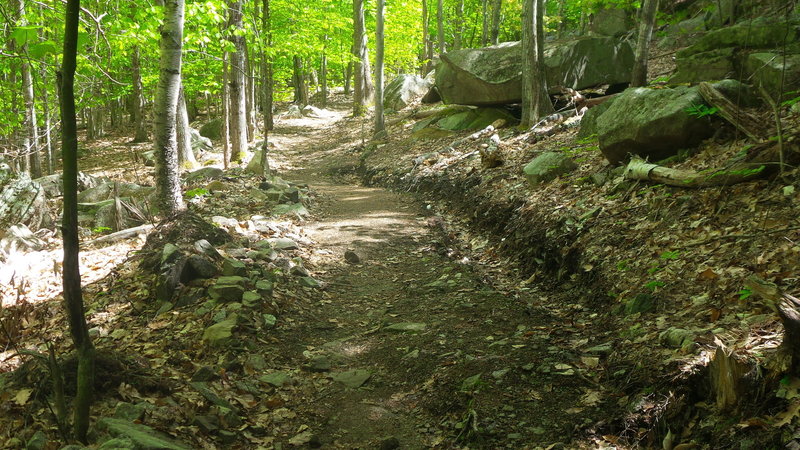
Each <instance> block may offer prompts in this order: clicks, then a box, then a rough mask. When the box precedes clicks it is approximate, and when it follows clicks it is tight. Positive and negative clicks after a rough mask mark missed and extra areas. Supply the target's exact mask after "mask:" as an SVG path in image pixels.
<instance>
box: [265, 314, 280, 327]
mask: <svg viewBox="0 0 800 450" xmlns="http://www.w3.org/2000/svg"><path fill="white" fill-rule="evenodd" d="M263 317H264V328H273V327H274V326H275V323H276V322H277V321H278V318H277V317H275V316H273V315H272V314H264V315H263Z"/></svg>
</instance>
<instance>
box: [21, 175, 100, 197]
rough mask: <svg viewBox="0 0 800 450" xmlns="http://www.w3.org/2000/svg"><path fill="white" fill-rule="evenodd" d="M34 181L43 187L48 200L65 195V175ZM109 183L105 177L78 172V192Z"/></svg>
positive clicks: (50, 176) (45, 177) (47, 176)
mask: <svg viewBox="0 0 800 450" xmlns="http://www.w3.org/2000/svg"><path fill="white" fill-rule="evenodd" d="M34 181H36V182H37V183H39V184H40V185H41V186H42V188H43V189H44V192H45V194H47V197H48V198H55V197H61V196H62V195H64V174H61V173H56V174H53V175H45V176H43V177H41V178H37V179H35V180H34ZM107 181H108V179H107V178H104V177H95V176H92V175H89V174H88V173H84V172H78V192H81V191H85V190H86V189H90V188H93V187H96V186H98V185H100V184H101V183H105V182H107Z"/></svg>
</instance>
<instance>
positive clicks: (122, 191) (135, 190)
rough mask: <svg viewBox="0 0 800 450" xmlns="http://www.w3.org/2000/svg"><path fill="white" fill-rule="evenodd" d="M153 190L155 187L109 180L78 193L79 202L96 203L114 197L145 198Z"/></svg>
mask: <svg viewBox="0 0 800 450" xmlns="http://www.w3.org/2000/svg"><path fill="white" fill-rule="evenodd" d="M154 192H155V188H153V187H148V186H139V185H138V184H135V183H123V182H119V181H109V182H105V183H102V184H98V185H97V186H95V187H92V188H89V189H86V190H85V191H83V192H81V193H80V194H78V202H80V203H98V202H102V201H103V200H109V199H113V198H114V197H121V198H123V197H124V198H135V199H145V198H147V197H149V196H150V195H152V194H153V193H154Z"/></svg>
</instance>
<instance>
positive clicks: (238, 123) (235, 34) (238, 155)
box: [228, 0, 248, 163]
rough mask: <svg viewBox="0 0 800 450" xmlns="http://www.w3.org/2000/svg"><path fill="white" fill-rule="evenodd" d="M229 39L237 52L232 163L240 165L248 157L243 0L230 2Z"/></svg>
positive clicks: (233, 79) (233, 78)
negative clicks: (242, 32)
mask: <svg viewBox="0 0 800 450" xmlns="http://www.w3.org/2000/svg"><path fill="white" fill-rule="evenodd" d="M228 19H229V21H228V27H229V28H228V32H229V35H228V39H229V40H230V41H231V42H233V45H234V46H235V47H236V51H234V52H233V53H231V64H230V80H229V85H230V98H231V103H230V133H231V162H235V163H240V162H242V161H243V160H244V159H245V157H246V156H247V142H248V141H247V116H246V114H247V105H246V99H245V86H244V75H245V67H244V51H245V48H244V38H243V37H242V36H241V35H240V33H241V31H237V30H241V29H242V0H230V1H229V2H228Z"/></svg>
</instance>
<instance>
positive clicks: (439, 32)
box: [436, 0, 447, 55]
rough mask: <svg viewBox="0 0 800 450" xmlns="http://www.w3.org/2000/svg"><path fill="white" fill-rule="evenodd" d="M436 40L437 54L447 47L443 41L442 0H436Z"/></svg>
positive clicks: (444, 50)
mask: <svg viewBox="0 0 800 450" xmlns="http://www.w3.org/2000/svg"><path fill="white" fill-rule="evenodd" d="M436 41H437V44H439V54H440V55H441V54H442V53H445V52H446V51H447V49H446V48H445V43H444V0H436Z"/></svg>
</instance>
